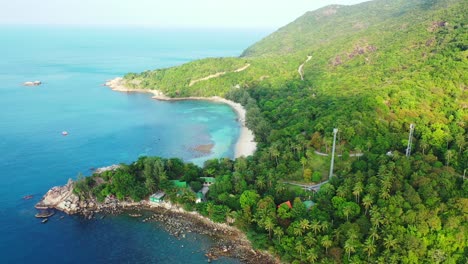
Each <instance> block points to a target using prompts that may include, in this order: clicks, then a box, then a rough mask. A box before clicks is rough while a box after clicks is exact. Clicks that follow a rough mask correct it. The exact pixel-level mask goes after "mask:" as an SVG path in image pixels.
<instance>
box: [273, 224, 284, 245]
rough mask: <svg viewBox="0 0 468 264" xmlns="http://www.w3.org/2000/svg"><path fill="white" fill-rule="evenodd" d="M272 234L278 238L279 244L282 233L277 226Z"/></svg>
mask: <svg viewBox="0 0 468 264" xmlns="http://www.w3.org/2000/svg"><path fill="white" fill-rule="evenodd" d="M273 233H274V234H275V236H276V237H278V243H281V237H282V236H283V235H284V231H283V229H282V228H281V227H279V226H277V227H276V228H275V229H274V230H273Z"/></svg>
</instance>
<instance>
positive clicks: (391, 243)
mask: <svg viewBox="0 0 468 264" xmlns="http://www.w3.org/2000/svg"><path fill="white" fill-rule="evenodd" d="M384 246H385V248H386V249H387V250H389V249H390V248H392V249H395V247H396V246H397V240H396V238H393V235H388V236H386V237H385V238H384Z"/></svg>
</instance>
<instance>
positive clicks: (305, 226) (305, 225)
mask: <svg viewBox="0 0 468 264" xmlns="http://www.w3.org/2000/svg"><path fill="white" fill-rule="evenodd" d="M299 227H300V228H301V229H302V230H303V231H304V232H305V231H307V230H309V228H310V224H309V220H307V219H302V220H301V221H300V222H299Z"/></svg>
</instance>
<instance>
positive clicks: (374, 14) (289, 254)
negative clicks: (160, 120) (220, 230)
mask: <svg viewBox="0 0 468 264" xmlns="http://www.w3.org/2000/svg"><path fill="white" fill-rule="evenodd" d="M467 8H468V4H467V1H466V0H427V1H424V0H407V1H403V0H375V1H371V2H365V3H361V4H358V5H355V6H337V5H333V6H328V7H324V8H322V9H319V10H316V11H312V12H307V13H305V14H304V15H303V16H301V17H300V18H298V19H296V20H295V21H293V22H292V23H290V24H288V25H286V26H285V27H283V28H281V29H279V30H278V31H276V32H275V33H273V34H271V35H270V36H267V37H266V38H264V39H263V40H261V41H259V42H258V43H256V44H254V45H252V46H251V47H249V48H247V49H246V50H245V51H244V52H243V54H242V55H241V56H240V57H238V58H207V59H203V60H197V61H194V62H190V63H187V64H184V65H181V66H177V67H172V68H167V69H157V70H154V71H146V72H143V73H138V74H135V73H129V74H127V75H126V76H125V78H124V81H125V82H126V85H127V86H129V87H132V88H143V89H158V90H161V91H162V92H164V93H165V94H166V95H168V96H170V97H185V96H214V95H218V96H223V97H225V98H227V99H230V100H233V101H236V102H239V103H241V104H242V105H243V106H244V107H245V108H246V110H247V114H246V124H247V126H248V127H249V128H250V129H252V130H253V132H254V134H255V137H256V141H257V142H258V149H257V151H256V153H255V154H254V155H253V156H250V157H247V158H239V159H236V160H234V161H231V160H229V159H219V160H218V159H214V160H209V161H207V162H206V163H205V165H204V166H203V168H198V167H196V166H194V165H193V164H184V163H183V162H182V161H180V160H178V159H160V158H146V157H143V158H140V159H139V160H138V161H137V162H135V163H134V164H132V165H129V166H124V167H123V168H122V169H121V170H118V171H116V172H110V173H109V174H108V175H106V181H107V180H108V182H107V183H105V184H101V185H97V184H95V182H94V181H93V180H92V179H91V180H89V178H88V180H80V181H79V183H78V185H77V186H78V188H75V191H77V192H78V193H81V195H82V196H86V194H88V193H93V194H94V195H95V196H96V197H98V198H101V199H103V198H104V197H106V195H108V194H114V195H117V197H120V198H122V199H124V198H125V197H131V198H133V199H134V200H139V199H143V198H144V197H145V196H147V195H149V194H150V193H152V192H153V191H155V190H160V189H162V190H164V191H166V192H167V193H168V194H169V195H168V196H169V197H171V200H172V201H174V202H178V203H181V204H183V205H184V206H185V207H186V208H187V209H189V210H197V211H198V212H200V213H201V214H203V215H205V216H207V217H210V218H211V219H212V220H214V221H218V222H223V221H227V219H230V220H229V221H228V222H230V223H231V224H232V223H233V224H234V225H235V226H236V227H238V228H240V229H242V230H244V231H245V232H246V234H247V236H248V237H249V239H250V240H251V241H252V244H253V245H254V246H255V247H257V248H263V249H266V250H268V251H269V252H270V253H272V254H275V255H277V256H280V257H281V260H282V261H284V262H291V263H316V262H317V263H460V264H461V263H466V261H467V259H468V251H467V243H466V242H467V237H466V234H468V224H467V223H468V183H467V181H466V180H465V175H466V172H467V167H468V148H467V146H468V144H467V141H468V134H467V131H466V129H467V128H466V123H467V121H468V74H467V72H468V24H467V22H468V10H467ZM308 58H310V59H308ZM247 65H250V66H249V67H246V66H247ZM239 69H243V70H239ZM410 124H415V130H414V134H413V138H412V139H411V142H412V145H411V147H412V149H411V155H410V156H409V157H406V156H405V152H406V147H407V145H408V141H409V139H408V133H409V126H410ZM333 128H338V135H337V142H336V143H337V144H336V152H337V154H338V155H337V157H336V159H335V167H334V174H333V175H336V176H334V177H332V178H331V179H329V178H328V174H329V166H330V165H329V164H330V154H329V153H330V152H331V150H330V149H331V146H332V140H333V134H332V130H333ZM320 152H321V153H325V154H320ZM317 153H319V154H317ZM352 153H363V156H359V155H358V156H355V155H351V154H352ZM327 154H328V155H327ZM200 176H210V177H215V178H216V183H215V184H214V185H212V186H211V187H210V191H209V193H208V197H207V198H208V200H207V202H203V203H199V204H196V205H195V204H194V203H193V201H194V199H192V198H193V195H194V194H193V193H192V192H191V191H190V190H186V191H185V192H184V195H183V196H179V195H177V193H178V191H177V190H175V189H174V188H172V187H171V185H170V184H168V180H175V179H182V180H185V181H187V182H188V183H189V185H190V186H194V187H195V186H198V187H200V185H201V183H200V182H197V181H198V178H199V177H200ZM326 180H328V181H329V182H328V183H326V184H324V185H323V186H322V187H321V188H320V190H319V191H318V192H316V193H312V192H310V191H305V190H303V189H301V188H300V187H297V186H293V185H290V183H301V184H307V185H312V184H315V183H319V182H323V181H326ZM124 182H130V183H131V184H130V185H129V184H120V183H124ZM288 200H289V201H291V202H292V208H289V207H288V206H283V205H282V206H279V207H278V205H280V204H282V203H284V202H286V201H288ZM309 200H312V201H313V202H315V205H313V206H312V207H311V208H310V210H309V209H307V208H306V206H305V203H303V202H304V201H308V204H309V205H310V202H309Z"/></svg>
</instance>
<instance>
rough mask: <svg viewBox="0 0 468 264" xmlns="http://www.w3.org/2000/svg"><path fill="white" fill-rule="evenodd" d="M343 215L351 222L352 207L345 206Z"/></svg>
mask: <svg viewBox="0 0 468 264" xmlns="http://www.w3.org/2000/svg"><path fill="white" fill-rule="evenodd" d="M342 210H343V214H344V215H345V216H346V221H349V214H351V211H352V210H351V206H344V207H343V209H342Z"/></svg>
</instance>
